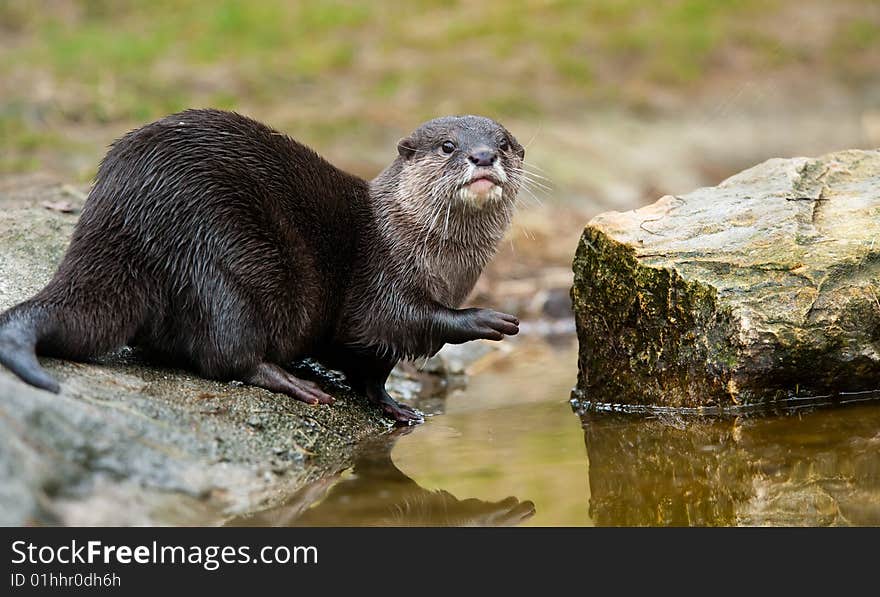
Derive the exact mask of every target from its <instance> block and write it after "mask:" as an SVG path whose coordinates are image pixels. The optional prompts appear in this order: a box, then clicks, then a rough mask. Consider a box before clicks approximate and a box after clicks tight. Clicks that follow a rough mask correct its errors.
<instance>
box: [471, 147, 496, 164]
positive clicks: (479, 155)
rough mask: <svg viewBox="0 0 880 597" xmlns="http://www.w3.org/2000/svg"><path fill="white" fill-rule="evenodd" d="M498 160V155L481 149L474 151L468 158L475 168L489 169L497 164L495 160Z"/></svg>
mask: <svg viewBox="0 0 880 597" xmlns="http://www.w3.org/2000/svg"><path fill="white" fill-rule="evenodd" d="M497 159H498V154H497V153H495V152H494V151H492V150H491V149H483V148H480V149H478V150H476V151H472V152H471V154H470V155H469V156H468V161H470V163H471V164H473V165H474V166H482V167H484V168H485V167H488V166H491V165H492V164H494V163H495V160H497Z"/></svg>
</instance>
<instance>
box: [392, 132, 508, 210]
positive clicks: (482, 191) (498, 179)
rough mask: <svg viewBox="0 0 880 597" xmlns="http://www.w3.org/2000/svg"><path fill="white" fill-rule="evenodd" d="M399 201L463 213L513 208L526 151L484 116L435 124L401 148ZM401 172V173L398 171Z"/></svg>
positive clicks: (398, 173) (405, 142)
mask: <svg viewBox="0 0 880 597" xmlns="http://www.w3.org/2000/svg"><path fill="white" fill-rule="evenodd" d="M397 151H398V158H397V160H396V161H395V164H394V167H395V168H394V169H395V170H397V176H398V177H399V186H398V197H399V199H401V200H403V201H406V200H407V198H408V197H409V198H415V197H418V198H420V199H421V200H422V201H424V199H425V195H426V194H428V196H429V197H431V198H432V199H433V202H435V203H436V202H442V203H446V202H450V201H451V202H453V203H457V204H460V205H461V206H462V207H469V208H475V209H489V208H492V207H496V208H500V207H505V208H510V207H512V205H513V204H514V201H515V200H516V195H517V193H519V190H520V185H521V183H522V180H523V177H522V176H521V173H522V164H523V158H525V149H523V147H522V145H520V144H519V142H517V140H516V139H515V138H514V136H513V135H511V134H510V132H508V131H507V129H505V128H504V127H503V126H501V125H500V124H498V123H497V122H495V121H494V120H492V119H491V118H485V117H483V116H445V117H443V118H436V119H434V120H430V121H428V122H426V123H424V124H423V125H421V126H420V127H419V128H417V129H416V130H415V131H413V133H412V134H411V135H409V136H408V137H406V138H404V139H401V140H400V141H399V142H398V144H397ZM398 168H399V169H398Z"/></svg>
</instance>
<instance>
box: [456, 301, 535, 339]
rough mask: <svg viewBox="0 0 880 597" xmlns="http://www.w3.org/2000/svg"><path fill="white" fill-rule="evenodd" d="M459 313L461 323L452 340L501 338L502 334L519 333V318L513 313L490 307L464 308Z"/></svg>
mask: <svg viewBox="0 0 880 597" xmlns="http://www.w3.org/2000/svg"><path fill="white" fill-rule="evenodd" d="M460 313H461V314H462V321H461V323H462V325H461V327H460V328H459V330H458V332H459V335H458V337H457V338H456V340H454V341H453V342H459V343H460V342H468V341H470V340H481V339H482V340H501V339H502V338H503V337H504V336H515V335H516V334H518V333H519V319H517V318H516V317H514V316H513V315H508V314H507V313H500V312H498V311H492V310H490V309H465V310H463V311H461V312H460Z"/></svg>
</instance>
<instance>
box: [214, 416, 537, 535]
mask: <svg viewBox="0 0 880 597" xmlns="http://www.w3.org/2000/svg"><path fill="white" fill-rule="evenodd" d="M410 431H412V428H401V429H398V430H396V431H395V432H394V433H392V434H389V435H385V436H382V437H380V438H377V439H375V440H372V441H370V442H367V443H366V444H364V445H363V446H362V447H361V448H360V449H359V451H358V455H357V456H356V458H355V463H354V467H353V469H352V470H351V475H350V476H346V477H344V478H340V477H339V476H336V477H331V478H328V479H323V480H321V481H318V482H316V483H314V484H312V485H310V486H307V487H306V488H304V489H303V490H301V491H300V492H298V493H297V494H296V495H294V496H293V498H292V499H290V500H289V501H288V502H287V503H285V504H283V505H281V506H278V507H276V508H273V509H271V510H266V511H263V512H258V513H256V514H253V515H251V516H247V517H241V518H237V519H234V520H232V521H230V522H229V523H228V524H229V525H236V526H513V525H516V524H519V523H520V522H523V521H524V520H527V519H528V518H530V517H531V516H532V515H534V513H535V505H534V504H533V503H532V502H530V501H523V502H521V501H519V500H518V499H516V498H514V497H509V498H507V499H504V500H501V501H499V502H486V501H482V500H479V499H474V498H470V499H458V498H456V497H455V496H454V495H452V494H451V493H449V492H446V491H443V490H436V491H432V490H428V489H425V488H423V487H421V486H419V485H418V484H417V483H416V482H415V481H413V480H412V479H411V478H409V477H408V476H406V475H405V474H404V473H403V472H401V471H400V469H398V468H397V467H396V466H395V465H394V462H393V461H392V460H391V449H392V448H393V447H394V444H395V442H396V441H397V439H398V438H399V437H400V436H402V435H404V434H407V433H409V432H410ZM328 488H329V490H328Z"/></svg>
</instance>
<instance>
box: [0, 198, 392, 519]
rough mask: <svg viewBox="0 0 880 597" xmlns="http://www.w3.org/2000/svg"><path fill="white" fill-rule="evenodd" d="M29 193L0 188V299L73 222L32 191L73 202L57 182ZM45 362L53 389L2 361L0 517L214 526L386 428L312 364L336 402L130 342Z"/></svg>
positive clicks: (35, 286) (285, 491) (347, 459)
mask: <svg viewBox="0 0 880 597" xmlns="http://www.w3.org/2000/svg"><path fill="white" fill-rule="evenodd" d="M34 195H35V196H33V197H30V198H28V199H27V200H22V199H20V198H18V197H15V198H9V197H7V196H4V195H2V194H0V311H2V310H4V309H6V308H8V307H9V306H11V305H13V304H14V303H16V302H18V301H20V300H23V299H25V298H27V297H29V296H31V295H33V294H34V293H35V292H36V291H38V290H39V289H40V288H41V287H42V286H43V285H44V284H45V283H46V281H47V280H48V279H49V277H50V276H51V275H52V273H53V272H54V270H55V267H56V265H57V263H58V261H59V260H60V258H61V256H62V254H63V252H64V249H65V247H66V245H67V239H68V237H69V235H70V233H71V231H72V229H73V226H74V223H75V222H76V215H69V214H65V213H62V212H59V211H55V210H47V209H44V208H41V207H38V205H39V202H41V201H52V202H54V201H58V200H60V199H64V200H65V201H74V202H76V201H80V205H81V199H78V198H76V197H75V196H73V198H71V194H70V193H67V194H65V193H64V192H63V191H62V190H61V189H58V188H46V189H45V192H41V193H36V194H34ZM29 206H30V207H29ZM43 362H44V364H45V366H46V368H47V369H48V370H49V371H50V372H51V373H52V374H53V375H54V376H56V377H57V379H59V381H60V382H61V387H62V390H61V393H60V394H58V395H54V394H50V393H47V392H43V391H41V390H38V389H35V388H33V387H30V386H28V385H26V384H24V383H22V382H21V381H19V380H18V379H17V378H16V377H14V376H13V375H12V374H11V373H9V372H8V371H6V370H5V369H2V368H0V524H2V525H24V524H73V525H145V524H149V525H152V524H163V525H164V524H188V525H193V524H195V525H200V524H219V523H222V522H223V521H224V520H226V519H229V518H230V517H232V516H236V515H241V514H245V513H247V512H250V511H253V510H256V509H263V508H266V507H271V506H273V505H275V504H277V503H281V502H282V501H284V500H285V499H287V498H288V497H289V496H290V495H291V494H293V493H294V492H295V491H297V490H299V489H300V488H302V487H304V486H306V485H308V484H309V483H311V482H314V481H315V480H316V479H318V478H320V477H322V476H324V475H326V474H329V473H336V472H338V471H340V470H342V469H343V468H345V467H347V466H349V465H350V464H351V457H352V454H353V450H354V447H355V445H356V443H357V442H358V441H359V440H361V439H362V438H365V437H367V436H370V435H374V434H376V433H378V432H383V431H385V430H387V429H388V428H389V424H388V423H387V422H386V421H384V420H383V419H382V418H381V416H380V413H379V412H378V409H375V408H371V407H369V406H368V405H367V403H366V401H365V400H364V399H363V398H362V397H359V396H356V395H353V394H352V393H351V392H350V391H349V390H348V388H347V387H346V386H345V385H343V384H342V383H341V381H340V376H338V375H335V374H332V373H330V372H327V371H325V370H322V369H321V368H320V367H318V366H317V365H315V364H313V363H309V362H306V363H303V364H302V365H301V368H302V369H305V370H306V371H307V372H308V374H309V375H310V376H311V377H312V378H313V379H316V380H318V382H319V383H320V384H321V385H322V386H323V387H324V388H325V389H327V390H328V391H330V392H331V393H332V394H333V395H334V396H336V398H337V402H336V404H334V405H333V406H332V407H329V406H321V407H310V406H307V405H305V404H303V403H301V402H298V401H296V400H294V399H292V398H288V397H286V396H282V395H279V394H273V393H270V392H268V391H265V390H262V389H259V388H253V387H247V386H244V385H242V384H237V383H221V382H216V381H209V380H204V379H200V378H198V377H196V376H195V375H193V374H191V373H188V372H183V371H173V370H168V369H159V368H155V367H152V366H146V365H144V364H142V363H141V362H139V360H138V358H137V355H136V353H134V352H132V351H131V350H123V351H122V352H120V353H119V354H116V355H112V356H110V357H107V358H103V359H101V360H100V361H99V362H97V363H93V364H82V363H73V362H65V361H57V360H51V359H44V361H43Z"/></svg>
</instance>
